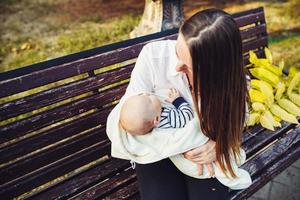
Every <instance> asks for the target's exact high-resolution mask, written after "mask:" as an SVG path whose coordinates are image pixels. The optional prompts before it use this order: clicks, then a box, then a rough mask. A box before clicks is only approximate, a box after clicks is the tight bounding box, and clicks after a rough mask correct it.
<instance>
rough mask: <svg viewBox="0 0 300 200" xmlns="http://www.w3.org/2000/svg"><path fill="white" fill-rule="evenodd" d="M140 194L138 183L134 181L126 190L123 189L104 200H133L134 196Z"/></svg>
mask: <svg viewBox="0 0 300 200" xmlns="http://www.w3.org/2000/svg"><path fill="white" fill-rule="evenodd" d="M137 193H138V183H137V181H134V182H133V183H130V184H129V185H127V186H126V187H125V188H121V189H120V190H118V191H116V192H114V193H113V194H111V195H109V196H107V197H105V198H103V199H104V200H111V199H130V200H131V199H132V197H133V196H134V195H136V194H137Z"/></svg>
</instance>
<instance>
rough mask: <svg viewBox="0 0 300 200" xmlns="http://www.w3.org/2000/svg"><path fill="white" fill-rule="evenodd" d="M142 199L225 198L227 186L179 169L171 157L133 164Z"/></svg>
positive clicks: (204, 199)
mask: <svg viewBox="0 0 300 200" xmlns="http://www.w3.org/2000/svg"><path fill="white" fill-rule="evenodd" d="M136 172H137V179H138V186H139V191H140V195H141V198H142V200H196V199H197V200H202V199H203V200H227V199H229V191H228V187H226V186H224V185H222V184H221V183H220V182H219V181H218V180H217V179H216V178H209V179H196V178H192V177H189V176H186V175H184V174H183V173H182V172H180V171H179V170H178V169H177V168H176V167H175V165H174V164H173V163H172V162H171V161H170V159H164V160H161V161H158V162H155V163H151V164H136Z"/></svg>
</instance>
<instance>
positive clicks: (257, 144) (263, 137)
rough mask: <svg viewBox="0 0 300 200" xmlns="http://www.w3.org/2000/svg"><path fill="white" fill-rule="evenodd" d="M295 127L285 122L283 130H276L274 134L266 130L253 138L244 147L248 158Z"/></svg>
mask: <svg viewBox="0 0 300 200" xmlns="http://www.w3.org/2000/svg"><path fill="white" fill-rule="evenodd" d="M294 127H295V125H293V124H290V123H286V122H283V125H282V128H280V129H276V130H275V131H274V132H273V131H270V130H267V129H265V130H264V131H263V132H260V133H259V134H257V135H255V136H254V137H252V138H251V139H250V140H249V141H247V143H245V144H244V145H243V148H244V150H245V151H246V152H247V157H250V156H252V155H253V154H255V153H256V152H257V151H259V150H260V149H261V148H263V147H265V146H267V145H268V144H270V143H271V142H272V141H274V140H276V139H277V138H279V137H281V136H282V135H283V134H284V133H286V132H287V131H289V130H291V129H292V128H294Z"/></svg>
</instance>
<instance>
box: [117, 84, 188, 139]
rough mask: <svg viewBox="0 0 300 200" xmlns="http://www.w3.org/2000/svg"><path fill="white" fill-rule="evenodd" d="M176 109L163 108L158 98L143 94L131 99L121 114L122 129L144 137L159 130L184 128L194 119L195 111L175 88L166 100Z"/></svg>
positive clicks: (126, 102)
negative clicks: (152, 131) (155, 129)
mask: <svg viewBox="0 0 300 200" xmlns="http://www.w3.org/2000/svg"><path fill="white" fill-rule="evenodd" d="M166 101H167V102H169V103H172V104H173V105H174V107H162V106H161V102H160V100H159V99H158V98H157V96H155V95H153V94H151V93H146V92H142V93H140V94H138V95H135V96H132V97H129V98H128V99H127V100H126V101H125V102H124V104H123V106H122V108H121V113H120V125H121V127H122V128H123V129H124V130H125V131H127V132H129V133H130V134H132V135H144V134H147V133H150V132H151V130H152V129H153V128H154V127H157V128H182V127H184V126H185V125H186V124H187V122H188V121H189V120H191V119H192V118H193V110H192V108H191V107H190V105H189V104H188V103H187V102H186V100H185V99H184V98H183V97H181V96H180V94H179V92H178V91H177V90H176V89H175V88H171V89H169V98H168V99H167V100H166Z"/></svg>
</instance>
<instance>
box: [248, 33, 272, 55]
mask: <svg viewBox="0 0 300 200" xmlns="http://www.w3.org/2000/svg"><path fill="white" fill-rule="evenodd" d="M267 46H268V37H267V36H263V37H260V38H258V39H255V40H251V41H248V42H246V43H244V45H243V53H246V52H248V51H250V50H253V49H257V48H262V47H267Z"/></svg>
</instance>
